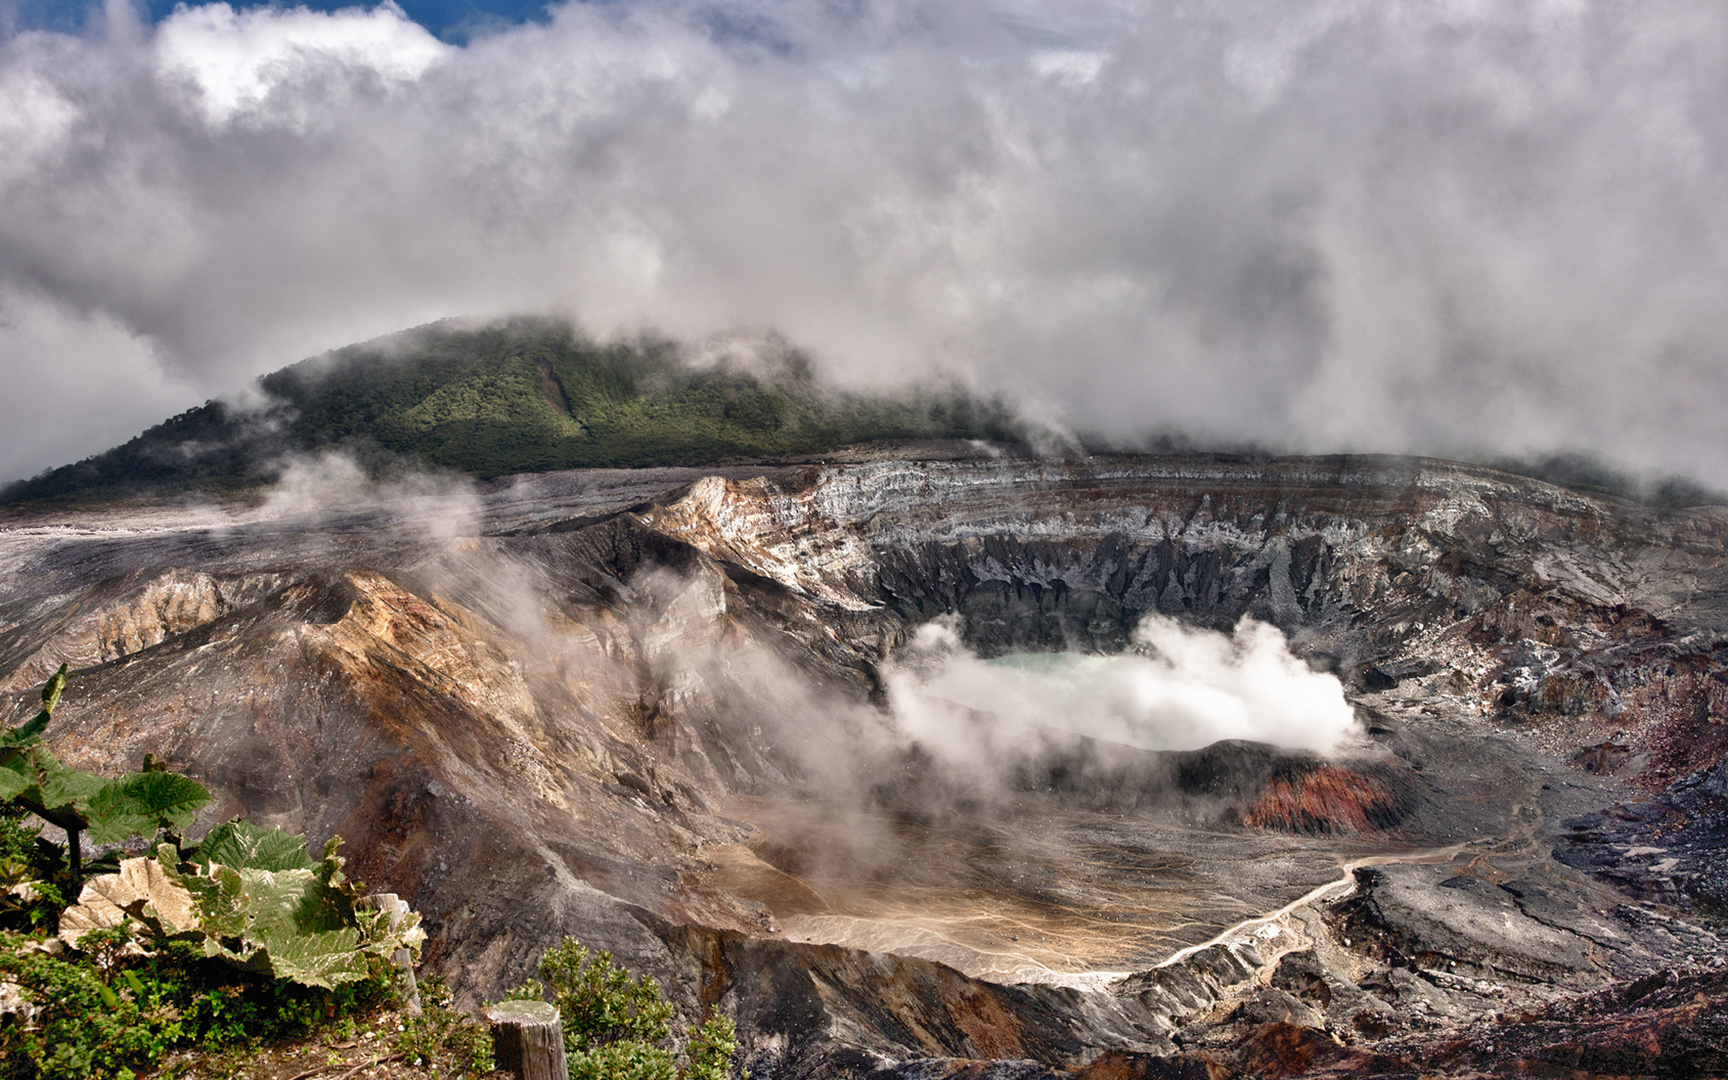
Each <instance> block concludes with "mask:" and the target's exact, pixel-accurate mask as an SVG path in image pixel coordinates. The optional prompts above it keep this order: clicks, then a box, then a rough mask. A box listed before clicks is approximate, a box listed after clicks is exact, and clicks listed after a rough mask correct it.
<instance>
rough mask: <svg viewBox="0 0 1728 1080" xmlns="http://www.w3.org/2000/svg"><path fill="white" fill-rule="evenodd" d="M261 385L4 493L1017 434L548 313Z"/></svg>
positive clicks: (951, 401)
mask: <svg viewBox="0 0 1728 1080" xmlns="http://www.w3.org/2000/svg"><path fill="white" fill-rule="evenodd" d="M258 385H259V388H260V390H262V391H263V395H264V400H265V404H264V405H263V406H262V407H259V408H257V409H251V410H248V409H245V408H242V407H238V406H235V405H232V404H228V403H224V402H221V401H211V402H206V403H205V404H204V405H202V406H199V407H198V408H196V409H192V410H189V411H187V412H185V413H182V414H180V415H179V416H176V417H173V418H172V419H170V420H167V421H165V422H163V423H162V424H159V425H157V426H156V427H153V428H151V429H150V430H148V431H146V432H144V433H143V434H142V435H140V436H138V437H137V438H135V439H133V440H131V441H130V442H128V443H126V444H124V445H122V446H119V447H116V448H114V449H112V450H109V451H107V452H105V453H102V454H98V455H96V456H94V457H91V458H87V459H86V460H84V461H80V462H78V463H76V464H73V465H67V466H63V467H61V468H58V469H53V470H50V471H48V472H45V473H43V474H41V475H39V476H37V477H35V478H33V479H30V480H26V481H21V482H19V483H15V484H13V485H11V486H9V487H8V488H6V489H5V491H4V494H3V496H0V498H3V499H4V501H6V502H11V503H20V502H35V501H41V500H47V499H66V498H80V497H93V498H103V499H112V498H124V497H129V496H136V495H158V494H166V493H174V492H184V491H208V492H232V491H236V490H241V489H245V488H249V487H255V486H258V485H260V484H264V483H268V482H270V481H271V480H273V479H274V478H275V477H276V476H277V475H278V474H279V473H280V471H281V469H282V468H283V466H284V464H285V462H286V461H288V460H290V459H291V457H292V456H293V455H294V454H296V453H307V452H317V451H321V450H328V449H339V450H342V451H345V452H347V453H349V454H351V455H352V456H354V457H355V458H356V460H358V461H359V462H360V463H361V465H362V466H364V467H365V468H366V469H367V470H368V471H369V472H371V473H374V474H378V473H383V472H389V471H392V470H395V469H399V468H402V467H404V466H406V465H409V464H419V465H432V466H437V467H443V468H448V469H455V470H459V471H462V472H466V473H469V474H471V475H474V476H478V477H482V478H486V477H492V476H498V475H502V474H505V473H519V472H544V471H549V470H555V469H570V468H584V467H586V468H594V467H642V466H653V465H676V464H690V463H698V462H702V463H706V462H714V461H720V460H724V459H727V458H741V457H742V458H776V457H780V456H783V455H788V454H811V453H822V452H824V451H828V450H832V449H835V448H837V447H840V446H845V445H848V444H853V443H859V442H868V441H874V440H895V439H908V438H925V437H950V438H980V437H982V438H993V439H1012V438H1014V437H1015V435H1016V424H1015V421H1014V419H1013V417H1012V416H1011V415H1010V414H1009V412H1008V411H1007V409H1006V408H1004V407H1003V406H1002V405H1001V404H999V403H994V402H980V401H976V400H974V399H971V398H969V397H966V396H964V395H961V394H958V393H954V392H946V393H937V394H924V395H906V396H898V397H864V396H858V395H849V394H841V393H837V392H835V391H833V390H831V389H829V388H827V387H824V386H822V385H821V384H820V383H818V382H817V381H816V379H815V378H814V376H813V375H812V374H811V372H810V370H809V367H808V365H807V364H806V363H805V361H804V359H803V358H802V357H801V356H799V355H798V354H797V353H795V352H793V351H791V350H789V349H786V348H785V347H783V346H780V345H777V344H773V343H770V344H769V346H768V347H767V348H761V349H756V350H754V355H748V356H742V357H741V356H737V355H733V356H727V357H723V358H721V359H720V360H718V361H716V362H713V363H710V364H696V363H693V362H692V361H691V360H690V359H689V357H688V356H687V355H686V351H685V350H683V349H681V348H680V347H679V346H677V345H675V344H673V343H671V342H667V341H652V340H642V341H637V342H628V343H613V344H606V345H601V344H596V343H594V342H591V341H588V340H585V339H584V338H582V337H580V336H579V335H578V334H577V333H576V332H575V331H574V330H573V329H572V328H571V327H570V325H569V324H567V323H563V322H558V321H554V320H536V319H516V320H511V321H509V322H507V323H498V324H493V325H489V326H473V325H465V324H460V323H456V322H452V321H447V322H441V323H435V324H433V325H430V326H425V327H420V328H418V329H415V330H409V331H405V332H403V333H400V334H395V335H391V336H389V337H386V338H380V339H378V340H376V341H371V342H366V343H364V344H359V345H351V346H348V347H347V348H343V349H338V350H336V351H334V352H332V353H328V354H326V355H324V356H320V357H315V358H313V359H310V360H305V361H302V362H301V363H298V364H295V365H293V366H291V367H287V368H283V369H281V370H280V371H276V372H273V373H271V374H269V375H265V376H263V377H262V378H261V379H259V381H258Z"/></svg>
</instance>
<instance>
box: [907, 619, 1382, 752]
mask: <svg viewBox="0 0 1728 1080" xmlns="http://www.w3.org/2000/svg"><path fill="white" fill-rule="evenodd" d="M886 682H887V685H888V699H889V703H890V708H891V710H892V712H893V716H894V721H895V723H896V725H897V726H898V728H899V730H900V731H901V732H902V733H903V734H904V735H905V736H906V737H908V738H910V739H912V740H913V741H914V742H916V743H917V744H918V745H919V746H920V747H921V748H923V749H924V750H925V751H927V752H929V753H930V754H931V755H933V756H934V757H936V758H937V759H938V760H941V761H943V762H945V763H947V764H949V765H953V766H970V765H975V764H977V763H979V762H980V761H996V762H1002V761H1012V760H1016V759H1024V758H1025V757H1027V756H1028V755H1030V754H1033V753H1035V752H1036V750H1037V749H1038V748H1039V747H1042V746H1045V745H1047V744H1049V743H1051V742H1052V741H1055V742H1058V743H1060V742H1062V741H1063V740H1064V738H1065V737H1072V736H1080V737H1083V738H1086V739H1092V740H1097V741H1098V742H1099V743H1103V744H1119V745H1123V746H1129V747H1134V748H1136V749H1140V750H1198V749H1200V748H1202V747H1205V746H1209V745H1211V744H1212V743H1215V742H1219V741H1222V740H1225V739H1241V740H1247V741H1252V742H1263V743H1269V744H1271V745H1273V746H1277V747H1280V748H1283V749H1289V750H1306V751H1311V752H1314V753H1319V754H1331V753H1333V752H1335V751H1337V750H1339V749H1341V748H1342V747H1344V746H1345V745H1347V744H1348V743H1349V742H1350V741H1351V740H1352V738H1353V737H1355V736H1358V735H1359V734H1360V729H1359V727H1358V725H1357V723H1356V718H1355V710H1353V709H1352V708H1351V707H1350V705H1349V704H1348V703H1347V702H1346V701H1345V700H1344V687H1343V684H1341V683H1340V682H1339V681H1338V679H1337V678H1336V677H1335V676H1332V675H1329V674H1325V673H1322V672H1316V671H1312V670H1310V669H1309V668H1308V666H1307V665H1306V664H1305V663H1303V662H1302V660H1300V659H1299V658H1297V657H1296V656H1294V655H1292V654H1291V652H1290V647H1289V642H1288V641H1287V640H1286V638H1285V637H1284V634H1283V633H1282V632H1281V631H1280V630H1278V628H1277V627H1274V626H1270V625H1268V624H1266V623H1263V622H1259V621H1257V620H1254V619H1250V618H1244V619H1243V620H1242V621H1241V622H1239V623H1237V625H1236V627H1235V629H1234V630H1233V631H1232V632H1231V633H1229V634H1225V633H1221V632H1219V631H1216V630H1208V629H1204V628H1201V627H1190V626H1184V625H1182V624H1181V623H1179V622H1177V621H1176V620H1174V619H1171V618H1168V617H1166V616H1161V615H1149V616H1147V617H1146V618H1145V619H1143V620H1141V622H1140V624H1139V625H1138V626H1137V627H1136V628H1135V630H1134V633H1133V637H1132V645H1131V648H1130V650H1129V651H1128V652H1125V653H1121V654H1119V655H1115V656H1089V655H1084V654H1079V653H1069V652H1060V653H1022V654H1014V655H1010V656H1004V657H998V658H995V659H991V660H984V659H981V658H980V657H979V656H978V655H977V654H976V653H974V652H972V651H971V650H969V649H968V648H966V646H965V645H964V644H963V643H962V641H961V638H960V634H959V632H958V629H957V627H956V625H955V623H954V622H953V621H951V620H937V621H934V622H930V623H926V624H924V625H923V626H921V627H919V628H918V630H917V632H916V634H915V635H914V636H913V639H912V641H911V642H909V643H908V646H907V648H906V649H905V650H903V651H902V654H901V655H900V656H898V657H897V658H896V662H895V663H894V664H892V665H891V666H890V667H889V669H888V671H887V675H886ZM1068 741H1072V740H1071V739H1069V740H1068Z"/></svg>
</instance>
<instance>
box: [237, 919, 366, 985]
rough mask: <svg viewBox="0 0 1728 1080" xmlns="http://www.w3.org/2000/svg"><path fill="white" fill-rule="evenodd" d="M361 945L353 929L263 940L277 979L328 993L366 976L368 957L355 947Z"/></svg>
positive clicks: (297, 934) (356, 932)
mask: <svg viewBox="0 0 1728 1080" xmlns="http://www.w3.org/2000/svg"><path fill="white" fill-rule="evenodd" d="M359 943H360V934H359V932H358V931H357V930H354V929H353V928H352V927H344V928H343V929H341V930H331V931H327V932H324V933H317V934H300V933H295V934H288V935H286V936H283V937H271V938H266V939H262V940H261V941H260V944H262V945H263V946H264V947H265V950H266V951H267V952H268V953H269V955H270V969H271V970H272V971H273V972H274V973H275V975H276V977H277V978H278V979H292V980H294V981H295V982H297V983H302V984H304V985H306V986H322V987H323V988H324V989H326V990H330V989H334V988H335V986H336V985H337V984H338V983H345V982H356V981H358V980H360V979H364V978H365V977H366V954H365V953H362V952H360V951H359V950H358V949H357V948H356V946H358V945H359Z"/></svg>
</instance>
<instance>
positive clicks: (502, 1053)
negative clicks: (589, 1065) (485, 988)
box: [486, 1001, 570, 1080]
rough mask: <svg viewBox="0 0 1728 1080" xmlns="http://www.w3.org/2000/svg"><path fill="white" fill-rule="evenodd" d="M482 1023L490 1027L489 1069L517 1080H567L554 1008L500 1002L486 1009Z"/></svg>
mask: <svg viewBox="0 0 1728 1080" xmlns="http://www.w3.org/2000/svg"><path fill="white" fill-rule="evenodd" d="M486 1022H487V1023H488V1024H490V1025H492V1067H493V1068H495V1069H498V1070H500V1071H502V1072H507V1073H509V1074H510V1075H511V1076H514V1077H518V1078H519V1080H569V1078H570V1066H569V1064H568V1063H567V1061H566V1059H565V1057H564V1025H563V1024H562V1023H560V1022H559V1020H558V1007H557V1006H555V1005H549V1004H547V1003H546V1002H544V1001H500V1002H499V1003H498V1004H496V1005H488V1006H486Z"/></svg>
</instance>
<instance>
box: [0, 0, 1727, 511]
mask: <svg viewBox="0 0 1728 1080" xmlns="http://www.w3.org/2000/svg"><path fill="white" fill-rule="evenodd" d="M126 10H127V9H126V7H125V5H124V4H123V3H119V2H117V3H115V4H113V5H112V6H111V9H110V14H109V16H108V17H107V18H106V19H105V20H98V22H100V24H101V25H100V27H99V28H96V29H92V30H90V31H88V32H87V33H85V34H83V35H81V36H74V35H68V34H55V33H42V32H37V33H23V34H16V35H14V36H12V37H11V38H10V39H8V40H6V41H5V42H4V43H3V44H0V145H4V146H5V147H6V152H5V153H4V154H3V155H0V363H4V365H5V370H6V373H7V376H8V379H9V381H14V382H15V381H16V380H17V379H19V378H27V379H29V380H32V381H31V383H30V385H32V386H33V387H36V388H37V389H38V390H39V391H41V392H50V391H52V392H57V393H59V394H60V395H61V396H63V397H65V398H67V399H69V400H72V401H75V402H76V403H77V407H78V408H79V410H80V412H81V413H82V414H83V415H86V416H88V417H91V418H92V420H91V422H90V423H88V424H86V425H82V426H81V430H82V431H83V433H84V437H83V439H82V442H79V443H78V444H77V445H73V442H72V441H66V440H62V441H61V442H58V443H50V442H42V441H38V440H34V439H25V438H22V437H21V436H20V434H19V433H20V432H21V431H25V430H28V429H27V427H25V426H21V425H23V424H24V423H25V420H24V412H23V406H21V405H19V404H17V397H16V395H8V404H7V405H6V407H5V408H6V412H5V413H4V414H0V425H4V427H5V429H6V430H7V432H8V438H7V441H6V443H5V444H4V449H3V452H0V467H3V470H4V471H8V472H11V473H14V474H15V473H20V472H25V471H29V470H32V469H35V468H38V467H41V466H44V465H48V464H52V463H56V462H58V461H62V460H65V459H66V458H67V457H68V456H74V455H75V454H77V453H83V452H89V451H94V450H98V449H101V448H102V447H104V446H106V445H109V444H110V443H111V442H112V441H114V435H113V433H114V432H115V431H117V430H121V431H135V430H137V429H139V428H141V427H143V426H144V425H145V424H147V423H149V422H150V421H152V420H154V419H157V418H159V417H160V416H161V415H162V414H163V413H164V412H165V411H169V410H167V409H165V408H163V405H164V403H165V402H168V401H170V400H171V401H173V402H174V403H175V404H177V405H188V404H193V403H195V402H196V401H197V400H199V399H200V398H201V397H203V396H205V395H208V394H211V393H216V392H222V391H226V390H228V389H231V388H233V387H236V386H238V385H240V384H242V383H244V382H245V381H246V380H247V379H248V378H250V377H251V376H252V375H254V374H256V373H258V372H260V371H263V370H268V369H270V368H274V367H276V366H279V365H280V364H282V363H286V362H290V361H293V360H295V359H298V358H300V357H303V356H306V355H310V354H312V353H315V352H318V351H321V350H323V349H325V348H329V347H332V346H336V345H341V344H345V343H347V342H350V341H354V340H359V339H363V338H366V337H370V336H373V335H376V334H379V333H384V332H388V331H390V330H394V329H399V328H402V327H405V326H409V325H414V324H417V323H422V322H426V321H430V320H432V319H435V318H440V317H443V316H447V315H452V314H468V315H488V314H494V313H505V312H561V313H569V314H572V315H574V316H576V317H577V318H579V319H580V320H581V321H582V322H583V323H584V324H585V325H587V326H588V327H590V328H591V329H593V330H595V331H598V332H601V333H606V332H609V331H613V330H617V329H625V330H628V329H633V328H637V327H641V326H644V325H653V326H657V327H660V328H663V329H665V330H668V331H670V332H673V333H676V334H680V335H687V336H693V337H700V336H704V335H707V334H711V333H716V332H720V331H726V330H731V329H738V328H744V329H750V328H774V329H777V330H779V331H781V332H783V333H784V334H786V335H787V336H788V337H789V338H791V339H792V340H794V341H796V342H798V343H800V344H802V345H804V346H806V347H808V348H809V349H811V350H812V351H813V352H814V354H815V355H816V357H817V359H818V362H819V363H820V364H821V365H823V366H824V367H825V368H826V369H827V370H829V371H830V372H831V373H833V374H834V376H835V377H837V378H839V379H841V380H844V381H847V382H851V383H868V382H871V381H882V380H895V379H903V378H907V377H912V376H919V375H924V374H927V373H928V372H930V371H931V370H936V369H943V370H947V371H950V372H952V373H954V374H955V375H956V376H957V377H959V378H961V379H963V380H970V381H972V382H974V383H975V384H977V385H979V386H982V387H985V388H988V389H991V390H999V391H1003V392H1006V393H1008V394H1010V395H1014V396H1018V397H1019V398H1021V399H1022V400H1024V401H1026V402H1028V403H1030V404H1031V405H1032V406H1033V407H1034V408H1035V409H1036V410H1037V411H1038V412H1039V413H1040V414H1041V415H1044V416H1047V417H1050V418H1053V419H1056V420H1059V421H1061V422H1062V423H1064V424H1066V425H1068V426H1071V427H1076V428H1091V429H1097V430H1103V431H1108V432H1116V433H1121V434H1132V433H1136V432H1143V431H1150V430H1167V431H1169V430H1175V431H1183V432H1187V433H1189V434H1191V435H1194V436H1196V437H1199V438H1202V439H1205V438H1227V439H1252V440H1257V441H1260V442H1263V443H1268V444H1272V445H1277V446H1283V447H1287V448H1293V449H1313V450H1331V449H1371V450H1392V451H1398V450H1414V451H1423V452H1431V453H1440V454H1471V453H1483V452H1531V451H1544V450H1551V449H1562V448H1587V449H1593V450H1597V451H1600V452H1605V453H1608V454H1610V455H1612V456H1615V457H1618V458H1620V459H1621V460H1623V461H1625V462H1627V463H1629V464H1631V465H1634V466H1639V467H1645V468H1651V469H1660V470H1668V471H1683V472H1689V473H1692V474H1694V475H1697V476H1699V477H1701V478H1703V479H1705V480H1707V481H1709V482H1712V483H1716V484H1724V483H1728V444H1724V443H1723V442H1722V440H1721V439H1720V438H1719V436H1718V432H1719V429H1720V426H1721V424H1720V420H1719V418H1718V412H1719V410H1720V408H1721V407H1722V405H1723V404H1724V403H1728V362H1725V361H1724V358H1723V347H1722V344H1721V343H1722V342H1723V341H1728V305H1724V304H1723V303H1722V302H1721V296H1722V295H1724V292H1725V286H1728V197H1725V196H1728V191H1724V187H1725V183H1724V178H1725V177H1728V161H1725V155H1728V113H1725V112H1724V110H1722V109H1721V107H1720V103H1721V102H1722V101H1723V100H1728V11H1724V10H1721V9H1718V8H1716V7H1714V6H1711V5H1700V4H1692V3H1685V2H1679V0H1676V2H1671V3H1665V2H1660V0H1657V2H1648V3H1639V4H1631V3H1626V2H1620V0H1614V2H1609V0H1601V2H1589V0H1547V2H1537V3H1530V4H1473V3H1426V2H1423V3H1415V2H1411V3H1385V2H1369V0H1298V2H1278V3H1271V2H1267V3H1241V4H1228V5H1215V4H1203V3H1185V2H1180V0H1165V2H1159V3H1151V2H1144V3H1136V2H1133V0H1116V2H1107V0H1096V2H1093V3H1061V4H1058V3H1054V2H1045V0H1012V2H1010V0H997V2H995V3H990V2H987V0H975V2H970V3H968V2H959V3H952V4H939V5H929V4H911V3H900V2H894V0H874V2H871V0H866V2H863V3H856V4H844V5H838V4H836V5H813V4H805V3H792V2H789V0H757V2H745V0H733V2H717V3H704V2H698V0H688V2H685V0H640V2H626V3H613V4H570V5H567V6H564V7H562V8H557V9H555V10H554V11H553V13H552V17H551V18H550V20H549V21H548V22H547V23H545V24H544V25H538V24H536V25H526V26H521V27H516V28H513V29H510V30H507V31H504V32H500V33H496V34H493V35H491V36H483V37H480V38H478V39H476V40H474V41H472V42H470V43H469V44H467V45H466V46H463V47H455V46H450V45H447V44H444V43H441V42H439V41H437V40H435V39H434V38H432V37H431V35H429V34H428V33H426V32H425V31H424V30H422V29H420V28H419V27H418V26H416V25H414V24H413V23H411V22H409V21H408V20H407V19H406V18H405V17H404V16H403V15H402V13H401V12H400V10H399V9H397V8H395V7H394V6H392V5H389V4H386V5H384V6H381V7H377V8H372V9H369V10H352V11H344V12H337V13H334V14H320V13H312V12H308V11H305V10H296V9H275V10H273V9H253V10H248V11H242V12H236V11H234V10H231V9H230V8H228V7H227V6H225V5H221V4H217V5H209V6H203V7H185V8H181V9H178V10H177V11H176V12H175V13H174V14H173V15H172V16H170V17H169V18H167V19H166V20H164V21H163V22H162V23H160V24H158V25H156V26H154V27H139V26H136V25H133V24H131V23H129V22H128V19H127V16H126ZM106 341H112V342H113V343H114V344H113V348H112V349H111V350H109V351H108V352H107V353H105V354H101V355H100V356H99V355H98V353H97V352H94V351H92V350H93V349H95V345H94V344H93V343H95V342H106ZM60 356H78V357H83V358H86V359H81V360H80V361H79V362H78V363H76V364H71V365H61V364H60V363H59V362H58V361H57V360H56V358H57V357H60ZM103 357H105V359H104V358H103ZM93 364H95V365H98V366H99V367H100V371H101V373H100V374H96V375H94V376H93V375H92V372H93V371H95V370H96V369H93V368H92V367H91V365H93ZM102 365H105V366H102Z"/></svg>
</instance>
